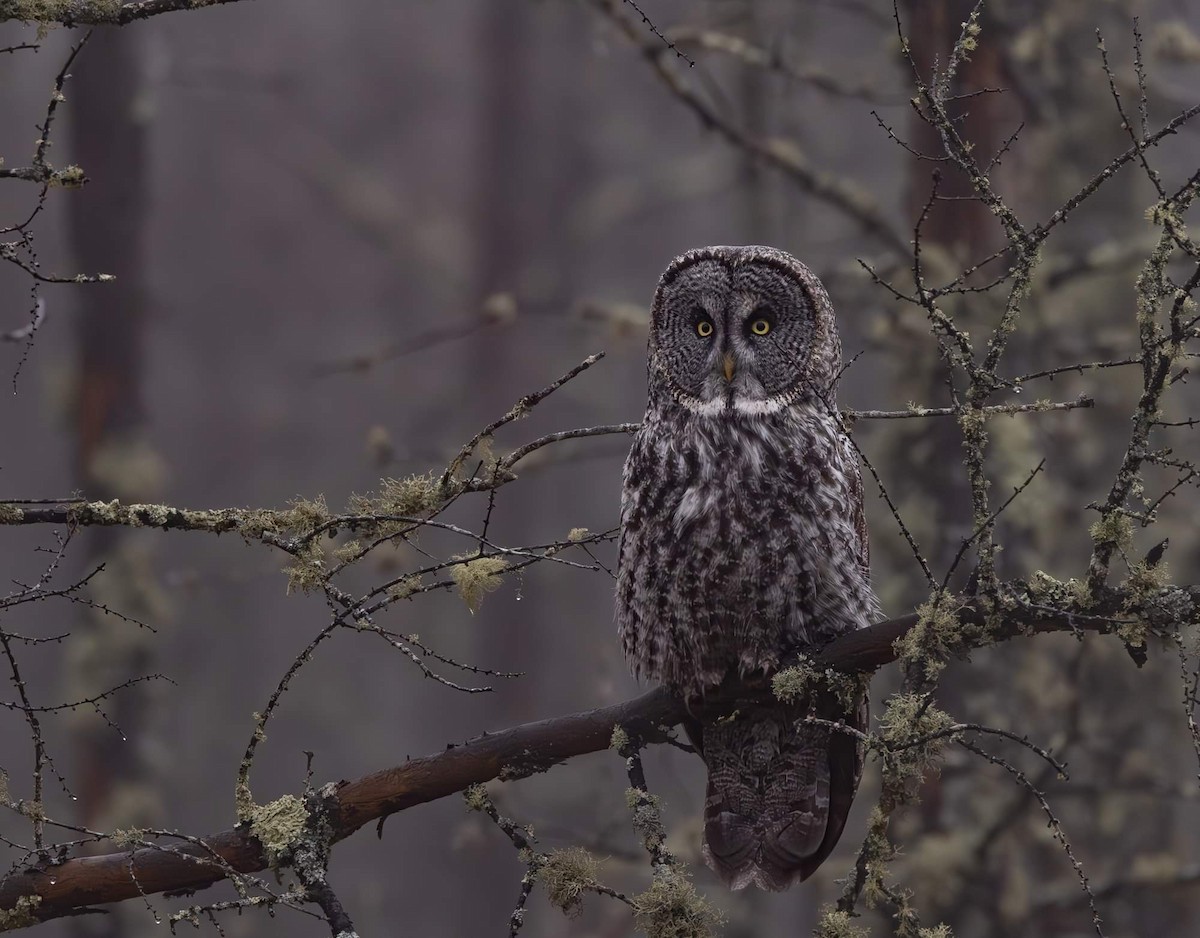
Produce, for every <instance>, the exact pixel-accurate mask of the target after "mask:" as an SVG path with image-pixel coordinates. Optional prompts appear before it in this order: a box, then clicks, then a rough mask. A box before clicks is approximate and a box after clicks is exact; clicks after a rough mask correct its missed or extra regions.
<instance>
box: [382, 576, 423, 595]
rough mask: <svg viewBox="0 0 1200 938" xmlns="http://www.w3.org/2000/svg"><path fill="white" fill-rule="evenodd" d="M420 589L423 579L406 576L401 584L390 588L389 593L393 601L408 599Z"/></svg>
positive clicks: (395, 584) (394, 584)
mask: <svg viewBox="0 0 1200 938" xmlns="http://www.w3.org/2000/svg"><path fill="white" fill-rule="evenodd" d="M420 588H421V578H420V577H419V576H406V577H405V578H404V579H403V580H401V581H400V582H399V583H393V584H392V585H391V586H389V587H388V591H387V593H388V596H390V597H391V598H392V599H408V597H409V596H411V595H412V594H413V593H415V592H416V591H417V590H419V589H420Z"/></svg>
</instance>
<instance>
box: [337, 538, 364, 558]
mask: <svg viewBox="0 0 1200 938" xmlns="http://www.w3.org/2000/svg"><path fill="white" fill-rule="evenodd" d="M362 549H363V546H362V542H361V541H347V542H346V543H345V544H342V545H341V546H340V547H338V548H337V549H336V550H335V551H334V552H333V559H334V560H336V561H337V562H338V563H351V562H353V560H354V558H356V557H357V556H358V555H359V554H360V553H362Z"/></svg>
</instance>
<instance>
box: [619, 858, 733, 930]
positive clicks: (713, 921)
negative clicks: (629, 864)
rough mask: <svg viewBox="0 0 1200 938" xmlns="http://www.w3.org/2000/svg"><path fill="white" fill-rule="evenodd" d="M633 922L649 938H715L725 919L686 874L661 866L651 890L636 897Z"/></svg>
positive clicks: (634, 898)
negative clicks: (713, 937)
mask: <svg viewBox="0 0 1200 938" xmlns="http://www.w3.org/2000/svg"><path fill="white" fill-rule="evenodd" d="M633 919H634V922H635V923H636V924H637V927H638V928H640V929H641V930H642V931H643V932H645V933H646V938H711V936H714V935H715V934H716V933H717V929H718V928H719V927H720V926H721V924H722V922H723V921H724V918H723V917H722V915H721V913H720V912H719V911H718V910H717V909H716V908H715V907H714V906H713V905H712V904H711V903H710V902H709V901H708V900H707V899H705V898H704V897H703V896H701V895H700V894H699V893H698V892H697V891H696V887H695V886H693V885H692V882H691V880H689V879H688V878H687V877H686V876H685V875H684V874H683V873H681V872H679V871H678V870H676V869H674V868H671V867H660V868H659V869H658V870H657V871H656V872H655V874H654V882H652V883H651V884H650V888H649V889H647V890H646V891H645V892H643V893H641V894H640V895H637V896H634V897H633Z"/></svg>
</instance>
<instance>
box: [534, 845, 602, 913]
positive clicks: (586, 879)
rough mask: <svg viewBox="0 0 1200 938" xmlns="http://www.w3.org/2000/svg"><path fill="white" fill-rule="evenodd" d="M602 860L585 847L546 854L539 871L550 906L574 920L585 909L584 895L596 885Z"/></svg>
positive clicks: (538, 876) (569, 848) (538, 875)
mask: <svg viewBox="0 0 1200 938" xmlns="http://www.w3.org/2000/svg"><path fill="white" fill-rule="evenodd" d="M599 874H600V861H599V860H597V859H596V858H595V857H594V856H592V855H591V854H590V853H588V852H587V851H586V850H585V849H583V847H567V848H565V849H563V850H554V851H551V852H550V853H549V854H547V855H546V856H545V857H544V858H543V859H542V862H541V864H540V865H539V866H538V869H537V874H536V875H537V878H538V881H539V882H541V884H542V885H543V886H545V887H546V898H548V899H549V900H550V904H551V905H553V906H555V907H556V908H558V909H561V910H562V912H563V914H565V915H568V916H571V917H574V916H576V915H578V914H579V912H580V910H581V909H582V907H583V896H584V893H586V892H587V891H588V890H589V889H591V888H593V887H594V886H595V885H596V881H597V877H598V876H599Z"/></svg>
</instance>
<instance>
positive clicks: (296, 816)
mask: <svg viewBox="0 0 1200 938" xmlns="http://www.w3.org/2000/svg"><path fill="white" fill-rule="evenodd" d="M249 820H250V833H251V834H253V835H254V836H255V837H257V838H258V841H259V843H261V844H262V845H263V851H264V852H265V853H266V855H267V859H268V861H269V862H270V864H271V866H277V865H278V864H279V861H280V859H281V858H282V857H283V856H284V855H285V854H287V853H288V852H289V851H290V850H291V849H292V848H293V847H294V846H295V845H296V842H297V841H298V840H299V839H300V837H301V836H302V835H303V833H304V828H305V825H306V824H307V823H308V809H307V808H305V807H304V802H303V800H301V799H300V798H297V797H296V796H295V795H284V796H283V797H282V798H278V799H276V800H275V801H272V802H271V803H270V804H264V805H255V806H254V807H252V808H251V809H250V816H249Z"/></svg>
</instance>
